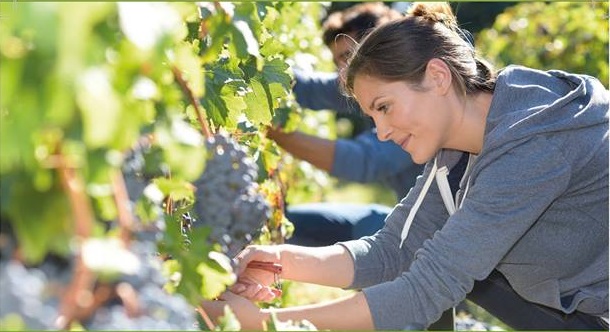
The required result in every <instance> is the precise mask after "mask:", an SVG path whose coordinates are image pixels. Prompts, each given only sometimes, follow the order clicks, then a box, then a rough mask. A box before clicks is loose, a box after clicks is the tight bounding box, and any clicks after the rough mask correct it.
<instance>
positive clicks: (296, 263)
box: [278, 244, 354, 288]
mask: <svg viewBox="0 0 610 332" xmlns="http://www.w3.org/2000/svg"><path fill="white" fill-rule="evenodd" d="M278 249H279V252H280V261H281V264H282V265H283V266H284V269H283V272H282V278H285V279H289V280H294V281H301V282H308V283H314V284H319V285H325V286H332V287H342V288H344V287H347V286H349V285H350V284H351V283H352V280H353V278H354V262H353V260H352V258H351V256H350V254H349V253H348V251H347V249H345V247H343V246H341V245H332V246H327V247H301V246H295V245H289V244H283V245H280V248H278ZM328 271H333V272H332V273H328Z"/></svg>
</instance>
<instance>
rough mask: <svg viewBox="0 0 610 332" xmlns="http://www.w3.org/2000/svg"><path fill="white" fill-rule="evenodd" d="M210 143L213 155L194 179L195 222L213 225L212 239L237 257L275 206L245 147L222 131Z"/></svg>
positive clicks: (208, 143) (229, 253)
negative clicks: (262, 191) (265, 194)
mask: <svg viewBox="0 0 610 332" xmlns="http://www.w3.org/2000/svg"><path fill="white" fill-rule="evenodd" d="M206 147H207V150H208V152H209V153H210V157H209V159H208V161H207V164H206V168H205V171H204V172H203V174H202V175H201V177H200V178H199V179H197V180H196V181H195V182H194V185H195V186H196V188H197V191H196V193H195V205H194V209H193V211H194V212H195V214H196V222H195V223H194V224H193V225H194V226H195V227H197V226H203V225H205V226H209V227H211V229H212V232H211V235H210V239H211V240H212V241H214V242H216V243H219V244H221V245H222V246H223V251H224V252H225V253H226V254H227V255H228V256H229V257H233V256H234V255H236V254H237V253H238V252H239V251H240V250H241V249H243V247H244V246H245V245H247V244H248V243H249V242H250V241H252V238H253V236H254V235H255V234H256V233H257V232H258V231H259V230H260V229H261V227H262V226H263V223H264V222H265V221H266V220H267V219H268V218H269V217H270V216H271V207H270V206H269V203H268V202H267V201H266V200H265V197H263V196H262V195H261V194H260V193H259V192H258V190H257V189H258V184H257V183H256V178H257V176H258V167H257V166H256V164H255V163H254V161H253V160H252V159H251V158H250V157H249V156H248V154H247V153H246V150H245V149H244V148H243V147H241V146H240V145H239V144H238V143H237V142H235V141H234V140H233V139H232V138H230V137H229V136H228V135H226V134H222V133H219V134H216V135H215V136H214V137H212V138H210V139H208V140H207V141H206Z"/></svg>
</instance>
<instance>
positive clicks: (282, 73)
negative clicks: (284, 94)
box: [262, 58, 292, 90]
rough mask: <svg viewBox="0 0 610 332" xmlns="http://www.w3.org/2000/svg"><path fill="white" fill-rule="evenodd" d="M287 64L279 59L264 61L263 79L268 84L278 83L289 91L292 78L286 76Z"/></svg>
mask: <svg viewBox="0 0 610 332" xmlns="http://www.w3.org/2000/svg"><path fill="white" fill-rule="evenodd" d="M288 68H289V66H288V64H287V63H286V62H285V61H284V60H282V59H279V58H276V59H272V60H268V61H265V64H264V65H263V72H262V74H263V77H264V78H265V80H266V81H267V82H269V83H279V84H281V86H282V87H283V88H284V89H286V90H290V89H291V85H292V77H291V76H290V74H288V72H287V71H288Z"/></svg>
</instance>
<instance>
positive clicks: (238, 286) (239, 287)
mask: <svg viewBox="0 0 610 332" xmlns="http://www.w3.org/2000/svg"><path fill="white" fill-rule="evenodd" d="M245 290H246V286H245V285H243V284H236V285H234V286H233V292H234V293H241V292H243V291H245Z"/></svg>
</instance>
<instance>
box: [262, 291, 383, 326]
mask: <svg viewBox="0 0 610 332" xmlns="http://www.w3.org/2000/svg"><path fill="white" fill-rule="evenodd" d="M262 312H263V316H264V317H265V320H268V319H269V318H270V315H271V312H275V313H276V315H277V318H278V319H279V320H280V321H287V320H292V321H300V320H307V321H309V322H311V323H312V324H313V325H314V326H315V327H316V328H317V329H319V330H373V329H374V324H373V318H372V316H371V312H370V310H369V306H368V303H367V302H366V298H365V296H364V294H363V293H361V292H358V293H356V294H354V295H350V296H348V297H344V298H341V299H338V300H335V301H332V302H325V303H320V304H312V305H307V306H298V307H288V308H282V309H266V310H262Z"/></svg>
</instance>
